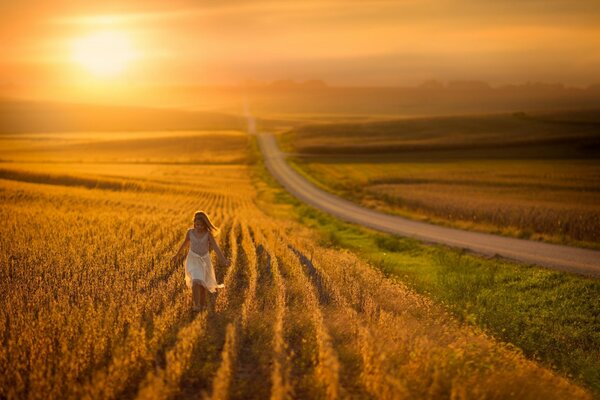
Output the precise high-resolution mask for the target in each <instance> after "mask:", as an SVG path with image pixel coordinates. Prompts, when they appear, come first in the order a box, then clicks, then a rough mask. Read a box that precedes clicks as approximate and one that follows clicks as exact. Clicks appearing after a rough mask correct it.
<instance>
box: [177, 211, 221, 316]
mask: <svg viewBox="0 0 600 400" xmlns="http://www.w3.org/2000/svg"><path fill="white" fill-rule="evenodd" d="M217 231H218V229H217V227H216V226H214V225H213V223H212V222H211V221H210V219H209V218H208V215H206V213H205V212H204V211H197V212H196V213H195V214H194V228H190V229H188V231H187V233H186V235H185V239H184V241H183V243H182V244H181V247H180V248H179V250H177V254H175V255H174V256H173V258H172V260H171V261H172V262H177V261H178V260H181V257H182V254H183V250H184V249H185V248H186V247H187V246H189V252H188V254H187V258H186V260H185V282H186V284H187V286H188V287H190V288H192V305H193V309H194V311H201V310H203V309H204V305H205V299H206V290H208V291H210V292H211V293H214V292H215V291H216V289H217V288H222V287H224V285H219V284H217V279H216V278H215V270H214V269H213V266H212V264H211V261H210V250H214V251H215V253H217V257H218V258H219V262H220V263H221V264H223V265H225V266H226V267H228V266H229V260H227V259H226V258H225V257H224V256H223V253H222V252H221V249H220V248H219V245H218V244H217V241H216V240H215V238H214V236H213V232H214V233H216V232H217Z"/></svg>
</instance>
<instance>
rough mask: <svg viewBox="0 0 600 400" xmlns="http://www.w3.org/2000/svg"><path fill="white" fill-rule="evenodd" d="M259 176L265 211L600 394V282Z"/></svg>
mask: <svg viewBox="0 0 600 400" xmlns="http://www.w3.org/2000/svg"><path fill="white" fill-rule="evenodd" d="M254 149H255V150H256V146H254ZM254 175H255V183H256V187H257V189H258V190H259V198H260V199H262V200H261V201H264V202H265V204H269V206H268V207H261V208H262V209H265V210H269V212H271V213H273V214H276V215H280V216H282V217H288V218H289V217H292V218H295V219H297V220H298V221H299V222H301V223H303V224H305V225H307V226H309V227H311V228H313V229H314V230H315V231H316V232H317V233H318V234H319V235H320V236H321V241H322V243H323V244H325V245H327V246H332V247H339V248H344V249H348V250H350V251H353V252H355V253H356V254H358V255H359V256H361V257H364V258H365V259H368V260H370V262H371V264H372V265H374V266H375V267H377V268H379V269H381V270H382V271H383V272H384V273H386V274H387V275H388V276H389V277H391V278H393V279H398V280H400V281H402V282H404V283H406V284H408V285H409V286H410V287H412V288H413V289H414V290H415V291H417V292H419V293H422V294H425V295H427V296H429V297H430V298H432V299H434V300H435V301H437V302H438V303H441V304H444V305H445V306H446V307H447V308H448V309H449V310H450V311H451V312H452V313H453V314H454V315H455V316H456V317H457V318H459V319H460V320H463V321H465V322H466V323H469V324H473V325H475V326H478V327H479V328H481V329H483V330H484V331H486V332H487V333H489V334H490V335H492V336H494V337H496V338H498V339H499V340H502V341H505V342H509V343H512V344H513V345H515V346H517V347H518V348H520V349H521V350H522V351H523V353H524V354H525V355H526V356H527V357H529V358H532V359H536V360H538V361H540V362H542V363H543V364H544V365H546V366H549V367H551V368H554V369H556V370H557V371H559V372H560V373H562V374H564V375H566V376H569V377H571V378H572V379H574V380H575V381H577V382H580V383H582V384H583V385H585V386H587V387H589V388H590V389H591V390H592V391H593V392H594V393H595V394H596V396H600V309H599V308H598V307H597V305H598V304H600V281H598V280H594V279H590V278H585V277H580V276H576V275H571V274H566V273H562V272H557V271H551V270H548V269H545V268H541V267H536V266H529V265H522V264H517V263H513V262H508V261H505V260H500V259H485V258H481V257H477V256H474V255H471V254H467V253H465V252H462V251H457V250H453V249H449V248H446V247H443V246H428V245H423V244H421V243H419V242H417V241H415V240H412V239H406V238H400V237H396V236H393V235H388V234H382V233H378V232H376V231H373V230H369V229H365V228H361V227H358V226H356V225H352V224H348V223H344V222H341V221H340V220H337V219H335V218H333V217H330V216H328V215H326V214H324V213H322V212H320V211H318V210H316V209H314V208H312V207H309V206H306V205H304V204H302V203H300V202H299V201H297V200H296V199H295V198H293V197H292V196H291V195H289V194H288V193H287V192H286V191H285V190H283V189H282V188H281V187H280V186H279V185H278V184H277V183H276V182H275V181H274V179H273V178H272V177H271V176H270V174H269V173H268V172H267V171H266V169H265V167H264V165H263V164H262V162H260V161H259V163H257V164H256V166H255V167H254ZM274 204H275V205H276V206H275V207H274V206H273V205H274Z"/></svg>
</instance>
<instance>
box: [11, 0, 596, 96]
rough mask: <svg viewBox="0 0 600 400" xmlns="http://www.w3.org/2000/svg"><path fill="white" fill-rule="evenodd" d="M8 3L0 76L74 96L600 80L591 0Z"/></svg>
mask: <svg viewBox="0 0 600 400" xmlns="http://www.w3.org/2000/svg"><path fill="white" fill-rule="evenodd" d="M0 12H1V13H2V19H3V21H2V24H1V27H0V39H1V40H2V42H3V53H4V54H3V57H2V61H0V86H3V87H7V86H12V87H27V88H29V89H30V90H31V91H32V93H33V92H35V93H36V95H40V96H43V97H48V96H50V97H52V96H55V95H58V94H60V95H61V96H64V97H69V93H65V92H64V90H62V89H60V90H58V89H56V88H63V87H77V88H80V91H84V92H85V93H86V94H87V95H89V97H90V99H93V98H94V94H95V93H96V92H98V93H100V92H102V91H104V90H106V88H108V87H119V88H121V89H124V88H125V89H126V88H127V87H134V86H144V85H159V86H194V85H209V86H215V85H232V84H237V83H239V82H243V81H246V80H258V81H274V80H280V79H291V80H296V81H305V80H310V79H322V80H324V81H326V82H327V83H328V84H330V85H333V86H415V85H418V84H420V83H422V82H424V81H428V80H432V79H433V80H439V81H456V80H476V81H485V82H489V83H490V84H492V85H503V84H514V83H523V82H553V83H562V84H565V85H568V86H576V87H586V86H589V85H592V84H597V83H600V73H599V72H598V71H600V2H597V1H593V0H588V1H579V2H576V3H573V2H570V1H566V0H550V1H541V0H528V1H506V2H502V3H499V2H481V1H474V0H460V1H449V0H442V1H435V2H434V1H430V0H427V1H420V2H417V1H410V0H407V1H388V0H378V1H373V2H369V4H368V6H365V5H364V2H358V1H353V0H349V1H342V0H329V1H316V0H315V1H303V2H293V3H292V2H288V3H279V2H271V1H260V0H255V1H250V0H232V1H227V2H218V3H214V2H201V3H199V2H193V1H187V0H178V1H174V2H169V3H165V2H159V1H149V2H144V3H143V5H142V4H141V3H139V2H134V1H103V2H100V1H90V2H73V1H66V0H63V1H48V2H44V3H42V4H40V3H37V2H35V3H34V2H33V0H25V1H21V2H10V3H8V2H4V3H2V4H1V5H0ZM98 49H100V50H98ZM103 51H104V52H106V54H109V55H110V58H111V59H110V60H108V61H110V63H109V64H107V60H106V58H107V56H104V55H103V53H102V52H103ZM81 88H83V89H81ZM29 89H28V90H29ZM53 90H54V91H53ZM44 94H46V95H47V96H44Z"/></svg>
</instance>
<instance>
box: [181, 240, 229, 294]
mask: <svg viewBox="0 0 600 400" xmlns="http://www.w3.org/2000/svg"><path fill="white" fill-rule="evenodd" d="M190 231H191V230H190ZM190 231H188V237H189V239H190V242H191V243H190V251H189V252H188V255H187V258H186V260H185V283H186V284H187V286H188V287H189V288H191V287H192V282H193V281H195V280H199V281H200V283H201V284H202V286H204V287H205V288H206V289H208V291H209V292H211V293H214V292H215V291H216V290H217V289H220V288H223V287H225V285H223V284H217V278H216V277H215V270H214V268H213V266H212V262H211V259H210V252H209V251H208V234H205V235H203V237H201V238H198V237H197V236H196V234H195V232H190ZM205 242H206V243H205ZM192 248H196V249H198V248H206V250H207V251H206V253H205V254H204V255H200V254H198V253H196V252H194V251H193V250H192Z"/></svg>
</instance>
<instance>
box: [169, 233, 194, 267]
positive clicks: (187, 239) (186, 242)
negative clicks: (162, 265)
mask: <svg viewBox="0 0 600 400" xmlns="http://www.w3.org/2000/svg"><path fill="white" fill-rule="evenodd" d="M189 244H190V231H189V230H188V231H187V233H186V234H185V239H183V243H181V246H180V247H179V250H177V253H175V255H174V256H173V257H172V258H171V262H173V263H175V262H177V260H178V259H179V258H181V256H182V252H183V249H185V248H186V247H187V246H188V245H189Z"/></svg>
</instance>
